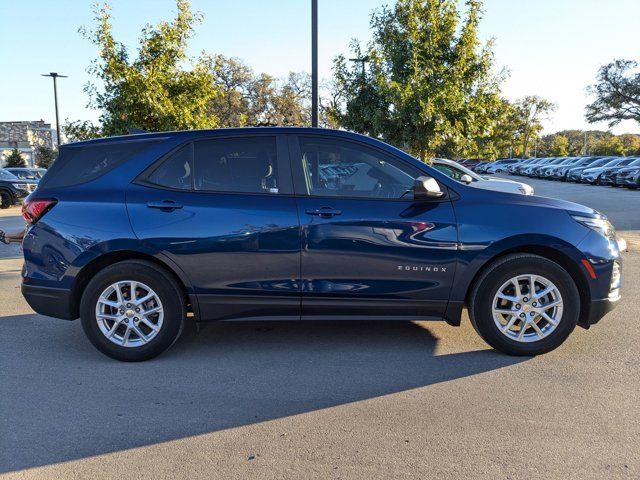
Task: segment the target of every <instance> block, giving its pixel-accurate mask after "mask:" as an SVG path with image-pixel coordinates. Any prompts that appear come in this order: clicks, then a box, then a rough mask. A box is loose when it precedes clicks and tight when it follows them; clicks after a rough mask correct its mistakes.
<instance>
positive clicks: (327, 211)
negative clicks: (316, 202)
mask: <svg viewBox="0 0 640 480" xmlns="http://www.w3.org/2000/svg"><path fill="white" fill-rule="evenodd" d="M306 213H307V215H316V216H318V217H320V218H331V217H335V216H336V215H342V210H336V209H335V208H331V207H320V208H308V209H307V211H306Z"/></svg>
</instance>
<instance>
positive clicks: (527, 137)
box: [516, 95, 556, 158]
mask: <svg viewBox="0 0 640 480" xmlns="http://www.w3.org/2000/svg"><path fill="white" fill-rule="evenodd" d="M516 108H517V110H518V128H517V133H518V137H519V144H520V148H521V150H520V151H521V153H522V158H527V156H528V152H529V145H530V143H531V140H532V139H533V138H536V137H537V136H538V134H539V133H540V132H541V131H542V121H543V120H545V119H546V118H548V115H549V114H550V113H551V112H553V111H554V110H555V109H556V105H555V104H554V103H552V102H550V101H549V100H545V99H544V98H541V97H538V96H537V95H529V96H526V97H524V98H522V99H520V100H518V101H517V102H516Z"/></svg>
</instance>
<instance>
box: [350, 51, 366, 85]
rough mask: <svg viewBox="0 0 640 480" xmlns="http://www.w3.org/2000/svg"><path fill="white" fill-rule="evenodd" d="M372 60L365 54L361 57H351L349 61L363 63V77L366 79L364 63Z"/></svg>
mask: <svg viewBox="0 0 640 480" xmlns="http://www.w3.org/2000/svg"><path fill="white" fill-rule="evenodd" d="M369 60H370V57H369V55H365V56H364V57H360V58H350V59H349V61H350V62H354V63H361V64H362V78H363V79H364V74H365V71H364V64H365V63H367V62H368V61H369Z"/></svg>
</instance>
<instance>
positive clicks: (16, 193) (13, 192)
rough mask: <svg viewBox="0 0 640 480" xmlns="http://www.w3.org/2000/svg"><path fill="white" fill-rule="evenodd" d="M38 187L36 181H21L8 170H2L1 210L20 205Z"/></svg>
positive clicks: (0, 188)
mask: <svg viewBox="0 0 640 480" xmlns="http://www.w3.org/2000/svg"><path fill="white" fill-rule="evenodd" d="M37 185H38V182H36V181H33V180H21V179H19V178H18V177H16V176H15V175H14V174H13V173H11V172H8V171H7V169H4V168H3V169H0V208H9V207H10V206H11V205H19V204H20V203H21V202H22V200H23V199H24V198H26V196H27V195H29V194H30V193H31V192H33V191H34V190H35V189H36V187H37Z"/></svg>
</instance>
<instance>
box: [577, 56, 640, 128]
mask: <svg viewBox="0 0 640 480" xmlns="http://www.w3.org/2000/svg"><path fill="white" fill-rule="evenodd" d="M637 66H638V64H637V62H634V61H633V60H616V61H614V62H612V63H609V64H608V65H605V66H603V67H601V68H600V70H599V71H598V76H597V78H596V80H597V83H596V84H595V85H592V86H591V87H589V93H591V94H592V95H594V96H595V100H594V102H593V103H591V104H589V105H587V108H586V113H585V117H586V119H587V121H588V122H590V123H594V122H602V121H606V122H609V126H610V127H612V126H614V125H617V124H619V123H620V122H621V121H622V120H635V121H636V122H640V72H634V71H633V70H634V69H635V68H636V67H637Z"/></svg>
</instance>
